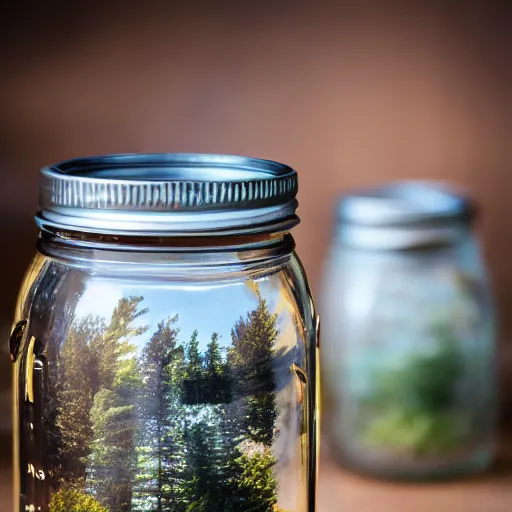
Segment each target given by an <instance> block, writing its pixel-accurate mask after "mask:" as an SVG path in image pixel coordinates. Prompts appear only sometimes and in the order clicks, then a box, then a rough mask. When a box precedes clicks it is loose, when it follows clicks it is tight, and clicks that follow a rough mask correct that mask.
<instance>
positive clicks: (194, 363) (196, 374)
mask: <svg viewBox="0 0 512 512" xmlns="http://www.w3.org/2000/svg"><path fill="white" fill-rule="evenodd" d="M185 353H186V357H187V365H186V372H185V380H184V382H183V400H184V402H185V403H186V404H188V405H194V404H199V403H202V402H203V401H204V394H205V387H204V386H205V383H204V372H203V358H202V357H201V353H200V352H199V333H198V331H197V329H196V330H195V331H194V332H193V333H192V336H191V337H190V340H189V342H188V343H187V345H186V347H185Z"/></svg>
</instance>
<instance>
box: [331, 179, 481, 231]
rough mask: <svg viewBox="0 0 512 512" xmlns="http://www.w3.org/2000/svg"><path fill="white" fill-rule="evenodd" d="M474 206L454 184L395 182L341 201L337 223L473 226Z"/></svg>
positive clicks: (359, 192) (348, 196)
mask: <svg viewBox="0 0 512 512" xmlns="http://www.w3.org/2000/svg"><path fill="white" fill-rule="evenodd" d="M475 213H476V205H475V203H474V202H473V201H472V200H471V199H470V198H469V197H468V196H467V195H466V194H465V193H463V192H461V191H460V190H458V189H457V188H456V187H455V186H454V185H453V184H450V183H447V182H442V181H422V180H409V181H395V182H391V183H387V184H384V185H381V186H377V187H371V188H361V189H357V190H354V191H353V192H350V193H347V194H345V195H343V196H341V197H340V198H339V201H338V204H337V215H338V220H339V221H340V222H341V223H344V224H346V223H348V224H354V225H364V226H375V227H378V226H382V227H390V226H411V227H412V226H416V225H425V224H431V223H438V222H453V221H465V222H470V221H471V220H472V219H473V217H474V215H475Z"/></svg>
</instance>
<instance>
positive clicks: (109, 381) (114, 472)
mask: <svg viewBox="0 0 512 512" xmlns="http://www.w3.org/2000/svg"><path fill="white" fill-rule="evenodd" d="M142 300H143V297H129V298H122V299H121V300H120V301H119V302H118V305H117V307H116V308H115V309H114V312H113V314H112V318H111V321H110V323H109V325H108V326H107V327H106V329H105V332H104V335H103V336H101V337H98V338H97V339H94V340H93V341H92V343H91V348H92V350H93V351H94V363H95V364H96V368H97V370H98V371H97V376H98V381H97V383H95V385H96V386H97V389H98V392H97V393H96V394H95V396H94V403H93V406H92V408H91V413H90V417H91V423H92V433H93V440H92V443H91V453H90V456H89V470H88V476H87V486H88V488H90V489H91V490H92V491H93V492H94V494H95V495H96V496H97V497H98V500H99V501H100V503H101V504H102V505H104V506H107V507H108V508H109V510H110V512H128V511H130V509H131V501H132V485H133V482H134V479H135V476H136V451H135V438H136V425H137V423H136V420H137V415H136V413H137V411H136V405H135V404H136V403H137V397H138V396H140V393H141V388H142V386H143V382H142V379H141V374H140V369H139V367H138V363H137V361H136V359H135V358H134V352H135V347H134V346H133V345H132V344H131V343H130V341H131V338H132V337H134V336H137V335H140V334H142V333H143V332H145V330H146V329H147V327H145V326H139V327H135V326H133V322H134V321H135V320H136V319H137V318H139V317H140V316H141V315H143V314H144V313H146V312H147V309H139V304H140V303H141V302H142Z"/></svg>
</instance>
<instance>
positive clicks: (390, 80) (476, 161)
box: [0, 1, 512, 512]
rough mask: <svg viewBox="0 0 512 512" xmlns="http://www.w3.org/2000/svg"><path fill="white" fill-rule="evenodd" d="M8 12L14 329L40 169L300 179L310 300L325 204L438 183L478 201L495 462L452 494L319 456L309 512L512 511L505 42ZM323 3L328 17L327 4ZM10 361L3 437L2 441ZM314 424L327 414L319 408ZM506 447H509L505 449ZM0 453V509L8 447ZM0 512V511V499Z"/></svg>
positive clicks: (187, 19) (244, 11)
mask: <svg viewBox="0 0 512 512" xmlns="http://www.w3.org/2000/svg"><path fill="white" fill-rule="evenodd" d="M184 4H185V5H180V4H178V3H174V2H167V3H165V4H164V3H162V4H154V3H151V2H147V3H140V2H128V1H124V2H117V1H111V2H109V3H108V5H100V4H99V3H91V2H89V3H84V5H83V6H80V4H77V3H73V2H68V3H62V4H47V3H38V4H35V3H34V5H30V3H26V2H23V3H11V4H9V5H7V6H6V7H2V10H3V12H2V14H1V16H0V25H1V29H0V44H1V61H2V73H1V76H2V80H1V81H0V121H1V123H0V177H1V180H2V182H1V187H0V215H1V218H2V220H3V226H4V227H3V229H4V237H3V240H4V250H3V251H2V254H1V260H2V269H3V270H2V281H3V283H4V292H3V293H2V294H1V296H0V301H1V308H0V325H2V328H3V331H4V332H5V336H4V339H7V333H8V331H9V329H10V322H11V315H12V312H13V307H14V301H15V297H16V293H17V288H18V286H19V284H20V280H21V277H22V274H23V272H24V270H25V268H26V266H27V265H28V262H29V260H30V258H31V256H32V254H33V252H34V246H35V239H36V236H37V232H36V229H35V226H34V222H33V214H34V213H35V211H36V210H37V183H38V171H39V168H40V167H41V166H42V165H44V164H48V163H53V162H55V161H58V160H62V159H66V158H71V157H75V156H84V155H93V154H102V153H115V152H161V151H163V152H167V151H169V152H170V151H182V152H188V151H190V152H215V153H234V154H243V155H250V156H255V157H262V158H269V159H274V160H278V161H282V162H286V163H288V164H289V165H291V166H293V167H294V168H296V169H297V171H298V172H299V178H300V186H299V201H300V209H299V215H300V216H301V218H302V223H301V225H300V226H299V227H298V228H297V229H296V232H295V238H296V241H297V244H298V252H299V254H300V256H301V258H302V260H303V263H304V265H305V267H306V271H307V273H308V275H309V278H310V280H311V284H312V288H313V292H314V293H315V294H316V295H318V294H319V293H320V279H321V274H322V265H323V261H324V257H325V254H326V249H327V247H328V244H329V241H330V235H331V229H332V227H333V221H334V217H333V209H334V204H335V200H336V197H337V196H338V194H340V193H342V192H344V191H346V190H348V189H350V188H353V187H360V186H369V185H375V184H379V183H382V182H386V181H389V180H396V179H415V178H421V179H442V180H449V181H452V182H454V183H457V184H460V185H462V186H464V187H465V188H466V189H467V190H468V191H469V192H470V193H471V194H472V195H473V196H474V197H475V198H476V199H477V200H478V202H479V205H480V207H481V213H482V215H481V218H480V222H479V223H478V226H477V228H478V233H479V235H480V237H481V241H482V245H483V248H484V252H485V256H486V261H487V264H488V267H489V269H490V272H491V275H492V280H493V283H494V289H495V294H496V297H497V302H498V308H499V312H500V319H501V323H500V352H499V361H500V374H501V377H500V379H501V380H500V383H501V411H502V413H501V430H502V432H503V435H502V438H503V442H502V447H501V451H500V459H499V461H498V463H497V465H496V469H495V470H493V471H492V472H491V473H490V474H489V475H487V476H485V477H483V478H479V479H472V480H467V481H460V482H455V483H450V484H440V483H439V484H430V485H428V486H426V485H419V484H418V485H404V484H387V483H383V482H379V481H374V480H370V479H365V478H362V477H356V476H354V475H351V474H349V473H347V472H345V471H344V470H341V469H340V468H338V467H337V466H335V465H334V464H333V463H332V462H331V461H329V458H328V457H326V458H325V461H324V462H323V464H322V468H321V473H320V475H321V477H320V492H321V496H320V503H321V507H320V509H321V510H325V511H329V510H333V511H334V510H336V511H342V510H347V511H349V510H350V511H351V512H364V511H372V512H373V511H375V510H383V511H384V510H407V511H411V512H413V511H418V512H421V511H423V510H425V511H426V510H433V509H437V510H464V511H465V512H471V511H489V512H500V511H502V510H503V511H505V510H509V509H510V506H511V503H512V463H511V464H509V463H508V462H507V460H508V459H507V447H508V445H509V444H510V443H507V430H508V428H509V425H510V424H511V423H512V339H511V338H512V315H511V311H510V309H511V308H512V267H511V266H510V263H509V260H510V252H511V251H512V205H511V201H510V196H511V193H510V187H511V185H512V178H511V177H510V169H511V167H512V152H511V151H510V140H511V137H512V102H511V97H510V90H511V86H512V65H511V59H510V51H511V49H512V32H511V31H510V26H511V25H510V23H511V21H512V17H511V16H510V13H509V9H508V8H507V3H506V2H502V3H493V2H446V3H443V2H438V3H437V2H421V1H419V2H409V3H407V2H403V3H399V2H395V3H390V2H373V3H372V2H345V1H340V2H325V5H324V3H322V2H315V3H313V2H311V3H309V4H308V3H302V2H298V1H296V2H288V1H281V2H220V3H219V2H210V3H207V2H204V3H200V2H188V3H184ZM331 4H332V5H331ZM6 348H7V344H6V343H4V344H3V349H4V352H5V355H4V357H2V360H3V361H4V362H3V363H1V365H0V369H1V371H0V383H1V387H2V397H3V398H2V401H1V415H0V424H1V427H2V429H3V432H8V428H9V421H10V420H9V411H10V406H9V400H8V396H9V384H10V369H9V364H8V362H7V361H8V354H7V350H6ZM325 414H326V415H328V414H329V411H328V410H326V411H325ZM511 440H512V438H511ZM9 442H10V441H9V437H8V434H6V435H5V436H4V437H3V438H2V445H1V446H2V448H1V450H2V460H3V462H4V464H3V466H4V467H5V470H4V472H3V488H4V489H5V491H4V492H3V495H4V496H5V500H8V493H9V491H8V485H9V483H8V481H9V478H10V475H9V469H8V464H9V459H10V453H9V452H10V447H9ZM5 503H6V505H5V506H3V507H2V509H3V510H8V509H9V508H8V501H5Z"/></svg>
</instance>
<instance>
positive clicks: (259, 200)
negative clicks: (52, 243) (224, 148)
mask: <svg viewBox="0 0 512 512" xmlns="http://www.w3.org/2000/svg"><path fill="white" fill-rule="evenodd" d="M297 187H298V183H297V173H296V172H295V171H294V170H293V169H292V168H290V167H288V166H287V165H284V164H281V163H278V162H273V161H270V160H262V159H257V158H246V157H241V156H233V155H208V154H185V153H161V154H159V153H154V154H119V155H105V156H95V157H85V158H77V159H72V160H66V161H63V162H60V163H57V164H54V165H51V166H48V167H44V168H43V169H42V170H41V182H40V190H39V203H40V208H41V209H40V211H39V213H38V214H37V216H36V222H37V224H38V226H39V228H40V229H41V230H56V229H57V230H70V231H83V232H86V233H98V234H102V233H105V234H112V235H116V234H118V235H123V234H127V235H128V234H129V235H137V236H174V235H176V236H201V235H236V234H249V233H268V232H277V231H286V230H288V229H290V228H291V227H293V226H294V225H296V224H297V223H298V222H299V219H298V217H297V215H296V214H295V210H296V208H297V205H298V203H297V200H296V195H297Z"/></svg>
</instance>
